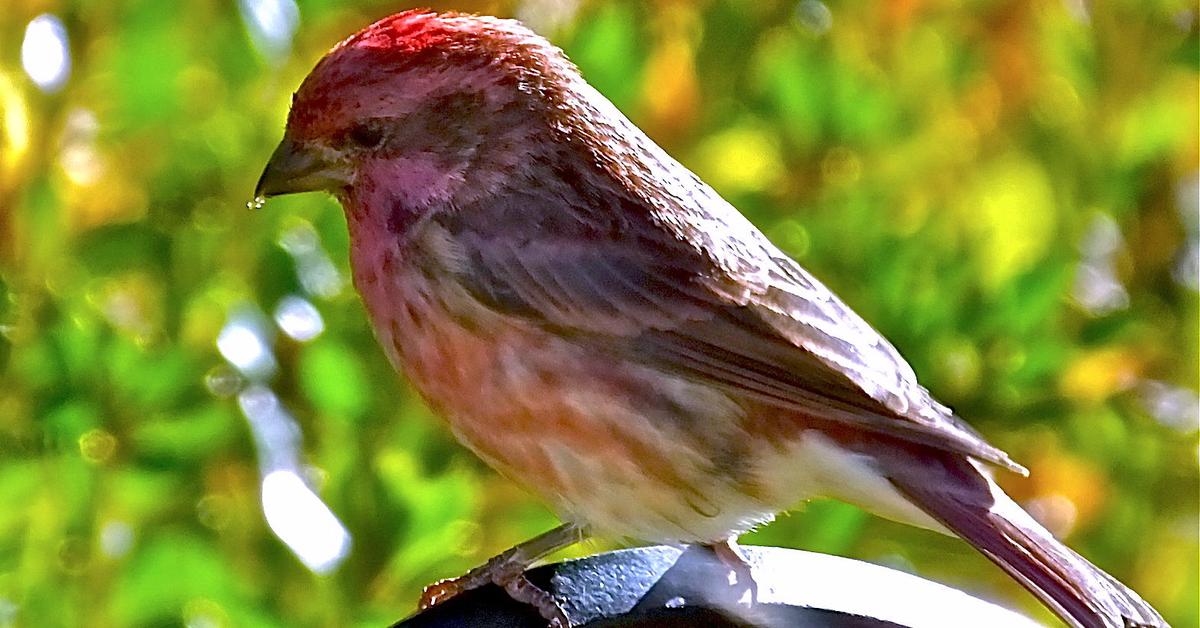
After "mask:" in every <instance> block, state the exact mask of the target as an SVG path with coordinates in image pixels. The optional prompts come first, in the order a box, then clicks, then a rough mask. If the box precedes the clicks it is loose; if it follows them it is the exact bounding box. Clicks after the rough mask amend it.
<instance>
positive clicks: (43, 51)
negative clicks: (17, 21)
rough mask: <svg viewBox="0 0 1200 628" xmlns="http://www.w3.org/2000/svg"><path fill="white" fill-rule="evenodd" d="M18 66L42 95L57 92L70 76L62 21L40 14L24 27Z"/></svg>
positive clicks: (65, 34) (65, 35) (68, 54)
mask: <svg viewBox="0 0 1200 628" xmlns="http://www.w3.org/2000/svg"><path fill="white" fill-rule="evenodd" d="M21 66H22V67H23V68H25V73H26V74H28V75H29V78H30V80H32V81H33V82H34V83H35V84H36V85H37V86H38V87H39V88H41V90H42V91H44V92H56V91H58V90H59V89H61V88H62V86H63V85H64V84H65V83H66V82H67V77H69V76H70V75H71V52H70V46H69V45H68V43H67V29H66V27H65V26H63V23H62V20H59V19H58V17H56V16H54V15H51V14H49V13H43V14H41V15H39V16H37V17H35V18H33V19H32V20H30V22H29V24H28V25H27V26H26V27H25V39H24V40H23V41H22V42H21Z"/></svg>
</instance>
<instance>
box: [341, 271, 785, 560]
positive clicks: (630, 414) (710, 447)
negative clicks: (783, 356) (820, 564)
mask: <svg viewBox="0 0 1200 628" xmlns="http://www.w3.org/2000/svg"><path fill="white" fill-rule="evenodd" d="M426 281H427V280H425V279H423V278H420V277H416V276H410V277H408V278H407V280H406V281H403V282H402V285H403V286H404V287H403V289H400V288H399V287H397V288H396V289H394V290H390V291H389V292H390V294H389V295H388V297H387V298H385V299H372V298H371V297H368V296H367V295H366V294H364V297H365V298H364V300H365V301H366V302H367V303H368V309H369V310H370V312H371V317H372V320H373V323H374V325H375V327H376V333H377V336H378V337H379V340H380V342H381V344H382V345H383V347H384V349H385V351H386V352H387V353H388V355H389V358H390V359H391V360H392V362H393V364H394V365H395V366H396V367H397V369H398V370H400V371H402V372H403V373H404V374H405V375H406V376H407V377H408V379H409V380H410V381H411V382H412V384H413V385H414V386H415V387H416V389H417V390H418V391H419V392H420V393H421V394H422V396H423V397H424V398H425V399H426V400H427V402H428V403H429V404H430V405H431V406H432V407H433V408H434V409H435V411H437V412H438V413H439V414H441V415H442V416H443V417H445V418H446V419H447V421H448V422H449V424H450V427H451V428H452V430H453V431H454V433H455V435H456V436H457V437H458V438H459V440H461V441H462V442H463V443H464V444H466V445H467V446H468V447H470V448H471V449H472V450H473V451H474V452H475V453H477V454H478V455H479V456H480V457H481V458H483V459H484V460H485V461H486V462H487V463H488V464H490V465H491V466H492V467H494V468H495V469H497V470H498V471H500V472H501V473H503V474H504V475H506V476H508V477H509V478H511V479H513V480H514V481H516V482H518V483H520V484H522V485H524V486H526V487H528V488H530V489H532V490H534V491H535V492H537V493H539V494H540V495H541V496H543V497H544V498H545V499H547V500H548V501H549V502H551V503H552V504H553V505H554V506H555V507H556V508H557V509H558V510H559V511H560V514H561V515H562V516H563V517H564V518H567V519H569V520H572V521H576V522H579V523H584V524H587V525H589V526H591V527H592V529H594V530H596V531H597V532H599V533H601V534H607V535H614V536H625V537H632V538H637V539H642V540H647V541H655V542H667V541H683V542H691V541H717V540H721V539H724V538H727V537H729V536H730V535H732V534H737V533H741V532H744V531H746V530H748V529H750V528H752V527H754V526H755V525H757V524H759V523H762V522H765V521H768V520H770V519H771V518H772V516H773V514H774V513H775V512H776V511H778V510H779V508H778V507H777V506H772V505H769V504H766V503H764V501H763V500H762V499H761V497H760V496H759V495H758V492H759V487H760V486H761V478H759V477H757V476H756V475H755V469H754V467H755V463H754V456H753V452H751V451H750V449H748V448H747V446H746V443H747V442H748V439H746V438H745V437H744V435H743V434H741V433H740V430H741V429H742V428H741V423H742V422H741V421H740V419H739V417H740V413H741V412H742V409H741V407H739V406H738V405H737V404H736V403H734V402H733V401H731V400H730V399H729V398H728V397H727V396H725V395H724V394H722V393H719V392H716V391H713V390H710V389H707V388H705V387H703V386H699V385H697V384H694V383H691V382H687V381H684V380H681V379H678V378H675V377H671V376H668V375H665V374H663V373H660V372H658V371H654V370H651V369H648V368H645V367H641V366H638V365H635V364H632V363H629V362H627V361H623V360H620V359H619V358H617V357H615V356H613V355H610V354H607V353H603V352H597V351H595V350H594V349H592V350H589V349H588V348H586V347H584V346H582V345H581V344H578V343H576V342H573V341H570V340H567V339H564V338H560V337H558V336H555V335H554V334H551V333H548V332H546V331H544V330H541V329H538V328H535V327H532V326H529V325H527V324H524V323H522V322H521V321H517V320H511V319H508V318H506V317H504V316H502V315H499V314H496V313H494V312H491V311H487V310H486V309H485V308H483V307H482V306H480V305H478V304H477V303H475V302H474V301H469V300H465V299H469V298H468V297H466V296H465V295H459V297H458V298H459V299H460V300H459V301H457V302H454V301H452V302H451V304H450V305H447V304H446V300H447V298H449V299H455V298H456V297H454V296H453V294H452V291H449V292H448V291H445V290H436V289H433V286H430V285H428V284H427V283H426ZM398 285H401V282H397V284H393V286H398ZM361 288H362V287H361V286H360V289H361ZM435 294H436V295H437V297H434V296H433V295H435ZM378 303H388V304H389V305H387V306H386V307H379V306H378V305H376V304H378ZM472 308H474V309H472ZM451 312H453V314H451Z"/></svg>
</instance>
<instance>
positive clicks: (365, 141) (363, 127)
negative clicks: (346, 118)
mask: <svg viewBox="0 0 1200 628" xmlns="http://www.w3.org/2000/svg"><path fill="white" fill-rule="evenodd" d="M346 137H347V138H349V140H350V141H351V142H353V143H354V144H355V145H357V146H359V147H361V148H375V147H376V146H379V144H380V142H382V141H383V131H382V130H380V129H379V128H378V127H376V126H374V125H371V124H356V125H354V126H353V127H351V128H350V132H349V133H347V134H346Z"/></svg>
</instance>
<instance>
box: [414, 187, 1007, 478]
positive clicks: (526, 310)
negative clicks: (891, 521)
mask: <svg viewBox="0 0 1200 628" xmlns="http://www.w3.org/2000/svg"><path fill="white" fill-rule="evenodd" d="M593 198H596V197H595V196H593ZM718 200H719V199H718ZM722 202H723V201H722ZM494 203H500V204H501V206H499V207H497V206H495V205H493V206H490V207H482V206H479V207H471V208H463V209H460V210H457V211H455V212H453V213H452V214H446V215H442V216H439V217H438V218H437V219H435V221H434V222H435V223H436V224H437V225H438V228H442V229H445V230H446V231H447V232H448V235H449V237H450V238H452V239H453V240H454V241H456V242H457V243H458V245H459V246H460V247H461V249H462V250H464V251H470V252H471V255H470V256H468V260H469V262H468V263H467V264H465V265H463V267H462V268H460V269H458V272H457V273H456V274H455V279H456V280H457V281H458V282H459V283H461V285H462V286H463V287H464V288H465V289H466V290H467V291H468V292H469V293H470V294H472V295H473V296H474V298H476V299H478V300H479V301H480V302H482V303H484V304H486V305H487V306H488V307H491V308H493V309H497V310H502V311H504V312H506V313H508V314H510V315H514V316H519V317H522V318H524V319H526V320H528V321H530V322H532V323H534V324H537V325H540V326H544V327H546V328H548V329H553V330H555V331H556V332H557V333H560V334H563V335H566V336H570V337H572V338H575V339H577V340H578V341H579V342H586V343H591V344H592V345H594V346H595V347H597V348H598V349H599V350H610V351H619V352H620V354H621V355H622V356H623V357H627V358H629V359H633V360H637V361H640V362H642V363H643V364H645V365H647V366H651V367H653V368H657V369H661V370H664V371H667V372H672V373H676V374H679V375H682V376H685V377H688V378H692V379H695V380H698V381H703V382H705V383H707V384H710V385H712V386H715V387H717V388H720V389H721V390H723V391H726V392H727V393H728V394H730V395H733V396H735V397H737V396H740V397H743V398H746V399H754V400H756V401H759V402H763V403H767V404H770V405H774V406H776V407H780V408H786V409H790V410H795V411H797V412H800V413H803V414H804V415H805V416H810V417H814V418H817V419H820V420H827V421H832V422H836V423H842V424H846V425H850V426H854V427H857V428H861V429H865V430H869V431H872V432H876V433H881V434H887V435H890V436H893V437H897V438H901V439H905V440H908V441H912V442H917V443H921V444H926V445H930V446H933V447H936V448H940V449H944V450H949V451H954V452H958V453H963V454H967V455H970V456H974V457H976V458H979V459H981V460H985V461H987V462H990V463H993V464H997V465H1000V466H1004V467H1006V468H1009V469H1012V470H1014V471H1017V472H1023V471H1024V469H1023V468H1022V467H1020V465H1017V464H1016V463H1014V462H1013V461H1012V460H1011V459H1009V457H1008V456H1007V455H1006V454H1005V453H1004V452H1002V451H1000V450H999V449H997V448H995V447H993V446H991V445H989V444H988V443H987V442H985V441H984V440H983V438H982V437H980V436H979V435H978V434H977V433H976V432H975V431H974V430H972V429H971V428H970V427H969V426H968V425H966V424H965V423H964V422H962V421H961V420H960V419H958V418H957V417H956V416H954V415H953V413H951V412H950V411H949V409H947V408H946V407H945V406H942V405H941V404H939V403H937V402H936V401H935V400H934V399H933V398H932V397H931V396H930V395H929V393H928V392H927V391H926V390H925V389H924V388H922V387H921V386H920V385H919V384H918V383H917V381H916V376H915V375H914V374H913V371H912V369H911V368H910V367H909V365H908V364H907V363H906V362H905V361H904V360H903V358H901V357H900V355H899V354H898V353H897V352H896V350H895V349H894V348H893V347H892V346H891V345H890V344H889V343H888V342H887V341H886V340H884V339H883V337H882V336H880V335H879V334H878V332H876V331H875V330H874V329H872V328H871V327H870V326H869V325H867V323H865V322H864V321H863V320H862V319H861V318H859V317H858V316H857V315H856V314H855V313H854V312H853V311H851V310H850V309H849V308H848V307H847V306H846V305H844V304H843V303H842V302H841V301H840V300H838V298H837V297H836V296H834V295H833V293H832V292H830V291H829V290H828V289H827V288H825V287H824V286H822V285H821V284H820V282H818V281H817V280H816V279H815V278H813V277H812V276H810V275H809V274H808V273H807V272H806V271H804V270H803V269H802V268H800V266H799V265H798V264H796V263H795V262H794V261H792V260H791V259H790V258H788V257H787V256H786V255H784V254H783V253H782V252H780V251H778V249H775V248H774V246H773V245H771V244H770V243H769V242H768V241H767V240H766V238H765V237H763V236H762V235H761V233H759V232H758V231H757V230H755V229H754V228H753V227H751V226H749V223H748V222H739V223H737V224H734V225H733V227H734V228H731V229H730V230H729V232H728V233H727V234H724V237H726V238H728V239H729V240H726V241H720V240H717V242H718V243H719V244H720V243H723V244H724V245H726V249H725V253H726V254H728V253H729V251H734V252H735V253H736V255H737V264H736V268H737V269H738V270H737V271H731V270H729V269H730V268H731V267H732V266H734V265H731V264H722V263H721V260H720V259H716V258H715V257H714V255H713V254H712V252H711V251H709V250H707V249H708V248H711V247H712V246H713V241H714V240H713V238H714V237H718V238H719V237H721V234H716V235H714V234H712V233H706V234H704V237H705V238H707V242H706V246H698V245H697V244H696V243H695V242H690V241H689V240H688V238H687V237H685V235H681V234H680V233H679V231H678V228H674V229H673V228H671V227H670V226H669V225H666V224H664V223H662V222H656V221H654V220H653V219H652V218H653V217H652V213H651V212H646V213H645V214H644V215H643V216H642V218H643V219H642V220H640V221H639V220H637V218H638V217H637V216H634V217H629V216H627V217H626V221H625V223H624V224H623V228H622V229H608V230H598V229H595V228H593V227H591V226H589V225H587V224H585V222H584V221H582V220H580V221H577V222H574V223H573V222H571V221H569V220H565V219H564V218H563V217H562V216H561V215H559V216H556V218H555V219H554V220H553V221H549V220H547V221H543V222H541V223H538V221H537V220H536V213H537V212H552V211H554V212H563V211H567V210H569V208H567V210H564V208H563V207H561V206H554V207H546V206H545V204H544V203H539V201H538V199H536V198H529V197H522V196H519V195H518V196H516V197H513V198H508V199H507V200H504V199H502V200H500V201H494ZM505 203H507V204H519V205H521V206H523V209H522V211H524V212H525V213H524V214H523V216H524V220H523V221H522V222H523V223H524V224H522V225H521V226H520V228H518V229H514V228H512V227H510V228H508V229H506V228H504V224H505V223H504V221H499V220H496V219H495V218H496V217H497V216H500V215H512V213H513V211H514V209H513V208H512V207H504V206H503V205H504V204H505ZM625 207H626V208H627V207H628V204H626V205H625ZM730 210H732V208H730ZM587 215H588V216H595V215H596V212H595V208H590V209H589V211H588V212H587ZM722 218H723V219H724V220H727V221H729V220H734V221H736V220H737V218H740V215H738V216H737V217H736V218H731V217H729V216H724V217H722ZM743 221H744V219H743ZM530 223H532V224H535V225H539V226H538V227H535V228H529V226H530ZM548 224H553V225H555V228H547V227H546V225H548ZM563 225H569V226H570V227H567V228H564V227H563ZM747 229H748V231H747ZM706 247H707V248H706ZM720 253H721V252H720V251H718V256H717V257H719V254H720Z"/></svg>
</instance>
